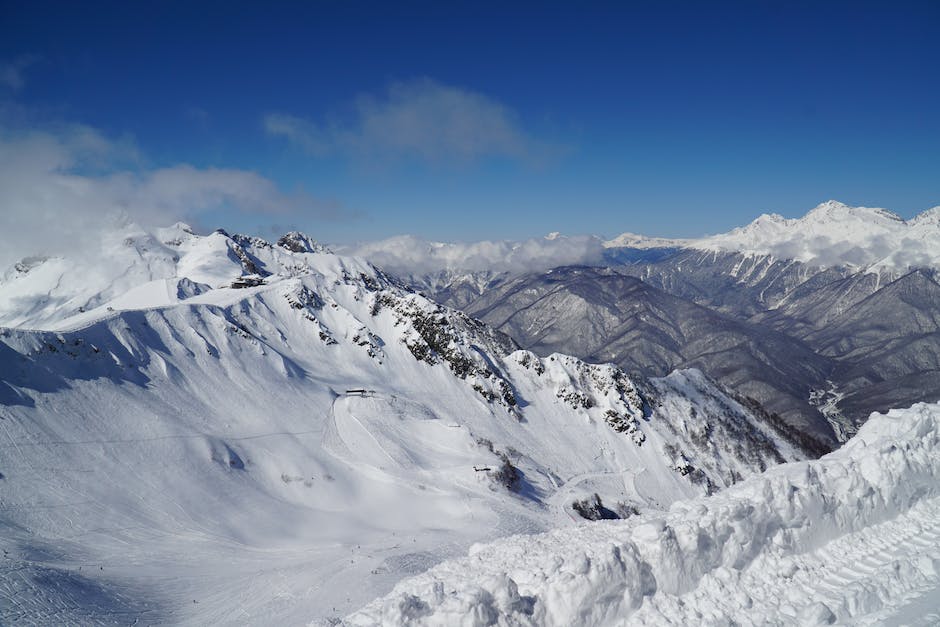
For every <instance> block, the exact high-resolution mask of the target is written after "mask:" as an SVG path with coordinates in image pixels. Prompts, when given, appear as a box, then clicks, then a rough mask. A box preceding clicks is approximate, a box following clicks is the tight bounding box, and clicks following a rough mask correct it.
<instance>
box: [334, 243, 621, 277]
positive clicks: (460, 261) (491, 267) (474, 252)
mask: <svg viewBox="0 0 940 627" xmlns="http://www.w3.org/2000/svg"><path fill="white" fill-rule="evenodd" d="M334 250H336V251H337V252H341V253H344V254H353V255H358V256H361V257H364V258H366V259H368V260H369V261H372V262H373V263H375V264H376V265H378V266H380V267H382V268H385V269H386V270H388V271H390V272H393V273H395V274H399V275H402V276H408V275H423V274H435V273H438V272H441V271H454V272H467V271H473V272H476V271H492V272H509V273H510V274H521V273H524V272H537V271H543V270H548V269H549V268H555V267H558V266H565V265H577V264H597V263H600V262H601V260H602V259H603V255H604V251H605V248H604V244H603V240H601V239H600V238H597V237H594V236H590V235H583V236H574V237H557V236H556V237H553V238H532V239H527V240H523V241H508V240H502V241H480V242H466V243H465V242H453V243H439V242H429V241H426V240H422V239H420V238H417V237H414V236H411V235H403V236H399V237H392V238H389V239H385V240H381V241H377V242H368V243H363V244H357V245H354V246H346V247H334Z"/></svg>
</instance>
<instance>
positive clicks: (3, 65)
mask: <svg viewBox="0 0 940 627" xmlns="http://www.w3.org/2000/svg"><path fill="white" fill-rule="evenodd" d="M38 60H39V57H37V56H35V55H32V54H23V55H20V56H18V57H16V58H14V59H13V60H12V61H4V62H0V85H4V86H6V87H8V88H10V89H12V90H13V91H19V90H20V89H22V88H23V85H24V84H25V83H26V80H25V78H24V77H23V73H24V71H25V70H26V68H28V67H29V66H30V65H32V64H33V63H35V62H36V61H38Z"/></svg>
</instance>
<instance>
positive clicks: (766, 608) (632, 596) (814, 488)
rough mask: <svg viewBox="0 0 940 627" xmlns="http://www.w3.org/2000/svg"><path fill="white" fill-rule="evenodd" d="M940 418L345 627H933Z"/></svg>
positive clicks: (423, 583) (549, 550)
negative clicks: (871, 626)
mask: <svg viewBox="0 0 940 627" xmlns="http://www.w3.org/2000/svg"><path fill="white" fill-rule="evenodd" d="M938 477H940V405H925V404H919V405H915V406H913V407H912V408H910V409H907V410H893V411H891V412H889V413H888V414H887V415H878V414H876V415H873V416H872V418H871V419H870V420H869V421H868V422H867V423H866V424H865V425H864V426H863V427H862V429H861V430H860V431H859V433H858V434H857V435H856V436H855V437H854V438H853V439H852V440H850V441H849V442H848V443H847V444H846V445H845V446H844V447H843V448H842V449H840V450H838V451H836V452H834V453H831V454H829V455H827V456H825V457H823V458H821V459H819V460H816V461H810V462H799V463H791V464H784V465H780V466H777V467H775V468H772V469H770V470H768V471H767V472H766V473H764V474H762V475H759V476H754V477H751V478H749V479H747V480H746V481H744V482H742V483H740V484H738V485H736V486H733V487H731V488H729V489H727V490H725V491H723V492H721V493H719V494H717V495H715V496H712V497H710V498H702V499H697V500H691V501H687V502H677V503H675V504H673V506H672V508H671V509H670V511H669V512H668V513H667V514H662V515H647V516H643V517H642V518H639V519H633V520H628V521H625V522H616V523H597V524H594V525H590V526H582V527H577V528H574V529H560V530H556V531H552V532H549V533H546V534H543V535H537V536H530V537H513V538H507V539H503V540H500V541H498V542H495V543H493V544H490V545H485V546H479V545H478V546H474V547H473V548H471V550H470V552H469V555H468V556H467V557H465V558H462V559H459V560H455V561H450V562H446V563H443V564H440V565H438V566H437V567H435V568H433V569H431V570H430V571H429V572H427V573H425V574H423V575H420V576H419V577H415V578H413V579H410V580H407V581H405V582H402V583H401V584H399V585H398V586H396V588H395V590H394V592H393V593H392V594H390V595H389V596H387V597H385V598H384V599H380V600H378V601H375V602H373V603H372V604H370V605H369V606H367V607H366V608H364V609H363V610H361V611H360V612H358V613H356V614H354V615H352V616H350V617H349V618H348V619H347V621H346V622H347V623H348V624H350V625H373V624H385V625H495V624H500V625H558V626H562V625H564V626H576V625H604V624H608V625H610V624H618V625H619V624H638V625H640V624H679V625H689V624H703V623H707V624H778V623H784V624H797V623H798V624H824V623H834V622H839V623H846V622H850V623H852V624H866V623H878V624H880V623H883V622H885V621H896V622H899V623H908V622H913V623H915V624H916V623H918V622H920V623H922V624H935V623H936V622H937V621H938V620H940V613H938V607H940V543H938V540H940V481H938Z"/></svg>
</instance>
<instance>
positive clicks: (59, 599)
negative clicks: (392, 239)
mask: <svg viewBox="0 0 940 627" xmlns="http://www.w3.org/2000/svg"><path fill="white" fill-rule="evenodd" d="M135 228H136V227H132V226H128V227H126V231H124V232H121V233H119V234H117V235H115V234H112V235H110V236H102V241H103V242H112V244H113V247H110V248H109V247H107V246H105V247H104V248H103V249H102V252H101V255H100V256H98V257H95V258H92V259H90V260H89V259H87V258H77V259H65V258H62V259H58V260H56V259H47V260H45V261H40V262H36V264H37V265H34V266H32V267H30V268H25V272H24V269H23V268H21V269H14V270H11V271H10V272H8V273H7V274H6V275H5V276H7V277H8V280H7V283H6V284H5V287H8V288H9V289H7V290H6V291H4V292H2V295H0V300H3V302H2V303H0V311H2V312H5V313H4V315H5V316H6V317H5V318H4V319H5V320H6V322H7V324H11V325H15V328H0V528H2V531H0V548H2V549H3V558H2V560H0V623H3V624H22V623H26V624H32V623H40V624H50V623H56V624H58V623H80V624H98V623H104V624H113V623H121V624H134V623H135V622H136V623H137V624H154V623H173V624H178V623H183V624H218V623H223V624H224V623H228V624H258V625H267V624H306V623H309V622H311V621H313V622H314V623H315V624H330V623H332V622H335V621H336V620H338V619H339V617H341V616H343V615H345V614H348V613H349V612H352V611H353V610H355V609H356V608H358V607H361V606H363V605H365V604H366V603H368V602H369V601H370V600H372V599H374V598H376V597H377V596H380V595H383V594H386V593H388V592H389V591H390V590H391V589H392V588H393V586H394V585H395V584H396V583H397V582H398V581H399V580H401V579H402V578H404V577H407V576H411V575H415V574H418V573H420V572H423V571H425V570H426V569H428V568H430V567H431V566H433V565H435V564H437V563H439V562H441V561H442V560H445V559H448V558H454V557H457V556H459V555H462V554H465V553H466V551H467V550H468V548H469V547H470V546H471V545H473V544H475V543H477V542H481V541H487V540H494V539H497V538H500V537H504V536H507V535H512V534H527V533H535V532H540V531H545V530H547V529H551V528H555V527H558V526H569V527H576V526H580V525H587V524H588V523H587V521H584V520H582V519H581V518H580V517H578V515H577V514H576V513H575V512H574V510H573V509H572V503H573V502H574V501H575V500H583V499H585V498H589V497H592V496H593V495H594V494H597V495H599V498H601V499H603V502H604V504H605V505H607V506H608V507H610V508H616V507H618V505H620V504H622V505H623V507H624V508H628V509H627V510H625V511H633V509H635V510H637V511H642V512H651V511H659V510H662V509H663V508H666V507H668V506H669V505H670V504H671V503H672V502H674V501H676V500H679V499H685V498H688V497H691V496H696V495H700V494H704V493H707V492H711V491H714V490H716V489H719V488H722V487H724V486H727V485H730V484H731V483H733V482H734V481H736V480H738V479H740V478H741V477H744V476H747V475H749V474H752V473H754V472H759V471H761V470H763V469H765V468H767V467H769V466H772V465H774V464H776V463H778V462H781V461H786V460H792V459H799V458H802V453H801V452H800V451H799V450H797V449H796V448H794V447H793V446H792V445H791V444H789V443H788V442H787V441H786V440H785V439H784V438H783V437H781V436H780V435H779V434H778V433H776V432H775V431H774V430H773V429H772V428H771V427H770V426H768V425H766V424H764V423H762V422H761V419H759V418H758V417H755V416H754V415H752V414H751V413H749V412H748V411H747V410H746V409H745V408H743V407H741V406H740V405H738V404H737V403H736V402H734V401H733V400H732V399H730V398H729V397H728V396H727V395H725V393H724V392H723V391H722V390H720V389H718V388H716V387H715V386H714V385H713V384H712V383H711V382H709V381H708V380H707V379H705V378H704V377H703V376H702V375H701V374H700V373H697V372H695V371H686V372H678V373H674V374H673V375H671V376H670V377H667V378H664V379H660V380H654V381H642V380H633V379H631V378H629V377H627V376H626V375H625V374H624V373H623V372H621V371H619V370H618V369H616V368H614V367H613V366H609V365H590V364H585V363H583V362H581V361H579V360H577V359H574V358H571V357H568V356H564V355H552V356H549V357H546V358H539V357H536V356H535V355H534V354H531V353H528V352H526V351H520V350H517V349H516V347H515V345H514V344H513V343H512V341H511V340H509V339H508V338H507V337H505V336H503V335H501V334H499V333H497V332H495V331H493V330H492V329H489V328H488V327H486V326H485V325H483V324H482V323H480V322H478V321H475V320H473V319H471V318H469V317H467V316H465V315H463V314H461V313H460V312H457V311H453V310H449V309H446V308H444V307H440V306H438V305H436V304H434V303H432V302H430V301H428V300H427V299H425V298H423V297H422V296H420V295H419V294H415V293H413V292H410V291H408V290H406V289H404V288H402V287H401V286H400V285H399V284H398V283H397V282H396V281H395V280H394V279H392V278H390V277H388V276H386V275H385V274H383V273H382V272H381V271H379V270H377V269H376V268H374V267H373V266H371V265H369V264H367V263H366V262H364V261H362V260H360V259H357V258H350V257H342V256H338V255H333V254H330V253H328V252H326V251H325V250H323V249H322V247H319V246H318V245H316V243H315V242H312V241H311V240H310V239H309V238H306V237H305V236H302V235H300V234H289V236H286V237H285V238H282V240H279V241H278V243H276V244H271V243H268V242H264V241H262V240H257V239H253V238H244V237H240V236H230V235H228V234H226V233H224V232H216V233H213V234H211V235H209V236H206V237H200V236H197V235H193V234H192V233H191V232H190V231H189V229H187V228H185V227H183V226H180V225H177V227H174V228H173V229H171V230H169V231H167V232H157V233H138V232H137V231H136V230H135ZM128 233H131V234H128ZM44 268H45V269H44ZM45 273H48V275H49V276H47V275H46V274H45ZM351 390H363V391H362V392H351ZM629 508H632V509H629Z"/></svg>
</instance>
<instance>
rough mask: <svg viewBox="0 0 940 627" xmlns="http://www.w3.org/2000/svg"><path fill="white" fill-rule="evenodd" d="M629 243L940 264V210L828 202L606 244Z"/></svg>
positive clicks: (880, 263)
mask: <svg viewBox="0 0 940 627" xmlns="http://www.w3.org/2000/svg"><path fill="white" fill-rule="evenodd" d="M605 246H607V247H609V248H612V247H628V248H654V247H662V248H670V247H681V248H692V249H700V250H711V251H722V252H734V253H742V254H746V255H769V256H772V257H775V258H778V259H794V260H797V261H801V262H804V263H807V264H811V265H816V266H842V265H848V266H854V267H858V268H871V269H875V270H898V271H901V270H904V269H906V268H910V267H919V266H938V265H940V210H938V208H936V207H935V208H933V209H928V210H927V211H925V212H923V213H921V214H920V215H918V216H916V217H914V218H912V219H910V220H904V219H902V218H901V217H900V216H898V215H897V214H895V213H893V212H891V211H888V210H887V209H880V208H873V207H852V206H849V205H846V204H844V203H841V202H838V201H836V200H829V201H826V202H824V203H822V204H820V205H818V206H816V207H815V208H813V209H812V210H810V211H809V212H808V213H807V214H806V215H804V216H803V217H801V218H789V219H788V218H784V217H782V216H780V215H778V214H763V215H761V216H759V217H758V218H757V219H755V220H754V221H753V222H751V223H750V224H747V225H745V226H742V227H738V228H735V229H732V230H731V231H729V232H727V233H722V234H719V235H711V236H706V237H702V238H697V239H686V240H657V239H654V238H644V237H642V236H637V235H634V234H632V233H624V234H623V235H621V236H619V237H617V238H615V239H613V240H610V241H609V242H607V243H605Z"/></svg>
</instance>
